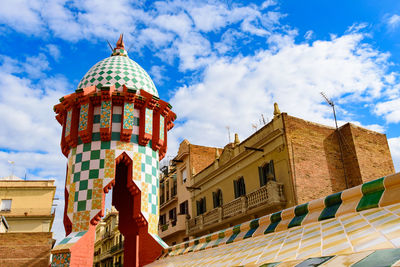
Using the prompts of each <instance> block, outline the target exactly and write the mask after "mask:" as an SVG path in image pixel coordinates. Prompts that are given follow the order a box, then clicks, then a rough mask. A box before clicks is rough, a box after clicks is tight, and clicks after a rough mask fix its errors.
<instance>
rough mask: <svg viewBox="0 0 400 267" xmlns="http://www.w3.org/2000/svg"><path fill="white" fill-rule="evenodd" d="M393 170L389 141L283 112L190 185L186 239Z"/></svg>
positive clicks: (232, 147)
mask: <svg viewBox="0 0 400 267" xmlns="http://www.w3.org/2000/svg"><path fill="white" fill-rule="evenodd" d="M392 173H394V166H393V162H392V158H391V154H390V151H389V146H388V143H387V139H386V136H385V135H384V134H381V133H377V132H374V131H371V130H368V129H365V128H362V127H359V126H356V125H354V124H351V123H347V124H345V125H343V126H342V127H340V128H339V129H338V131H337V130H336V129H335V128H332V127H329V126H325V125H321V124H317V123H313V122H309V121H305V120H303V119H300V118H296V117H293V116H289V115H288V114H286V113H280V112H279V109H278V107H277V105H276V107H275V112H274V118H273V119H272V120H271V122H269V123H268V124H266V125H265V126H264V127H262V128H261V129H260V130H258V131H257V132H255V133H254V134H252V135H251V136H250V137H248V138H247V139H246V140H244V141H243V142H240V141H239V139H238V137H237V136H236V138H235V142H234V143H229V144H227V145H226V146H225V148H224V149H223V151H222V153H221V155H220V156H219V158H218V159H215V160H214V162H213V163H212V164H211V165H209V166H208V167H207V168H205V169H204V170H203V171H201V172H199V173H197V174H196V175H195V176H194V177H192V179H190V180H189V181H188V184H189V185H190V186H191V187H192V188H194V189H196V190H193V191H192V198H191V199H192V202H191V205H192V209H193V211H194V212H193V214H194V216H192V219H190V220H189V221H188V224H187V234H188V235H190V236H192V237H198V236H201V235H204V234H207V233H210V232H213V231H217V230H220V229H224V228H227V227H231V226H233V225H237V224H240V223H242V222H245V221H248V220H251V219H254V218H257V217H260V216H263V215H266V214H270V213H273V212H276V211H278V210H281V209H283V208H288V207H292V206H295V205H298V204H301V203H305V202H308V201H311V200H314V199H318V198H321V197H323V196H326V195H329V194H332V193H335V192H339V191H342V190H345V189H346V188H350V187H354V186H356V185H360V184H362V183H366V182H368V181H370V180H372V179H375V178H376V177H382V176H385V175H388V174H392Z"/></svg>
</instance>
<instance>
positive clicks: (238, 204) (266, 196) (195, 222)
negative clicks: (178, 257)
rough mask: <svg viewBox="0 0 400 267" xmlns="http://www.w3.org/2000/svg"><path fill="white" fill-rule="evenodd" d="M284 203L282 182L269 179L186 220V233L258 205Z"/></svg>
mask: <svg viewBox="0 0 400 267" xmlns="http://www.w3.org/2000/svg"><path fill="white" fill-rule="evenodd" d="M284 203H286V199H285V195H284V194H283V184H280V183H277V182H275V181H269V182H268V183H267V184H266V185H264V186H262V187H261V188H259V189H257V190H255V191H253V192H251V193H249V194H247V195H246V196H241V197H238V198H236V199H234V200H233V201H231V202H229V203H227V204H225V205H223V206H222V207H217V208H214V209H212V210H210V211H209V212H207V213H205V214H201V215H199V216H197V217H194V218H193V219H190V220H188V221H187V222H186V233H187V234H194V233H196V232H198V231H200V230H202V229H203V228H205V227H207V226H211V225H215V224H218V223H221V222H223V221H224V220H226V219H229V218H231V217H234V216H237V215H239V214H246V213H251V211H252V210H254V209H255V208H258V207H273V206H274V205H278V206H279V205H283V204H284Z"/></svg>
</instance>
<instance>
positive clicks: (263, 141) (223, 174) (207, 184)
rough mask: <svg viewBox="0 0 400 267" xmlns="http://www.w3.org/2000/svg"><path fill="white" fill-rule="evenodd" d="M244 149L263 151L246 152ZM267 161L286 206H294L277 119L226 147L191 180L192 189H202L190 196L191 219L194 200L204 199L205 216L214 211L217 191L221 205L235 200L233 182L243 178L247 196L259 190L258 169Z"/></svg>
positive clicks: (195, 213) (262, 212) (278, 118)
mask: <svg viewBox="0 0 400 267" xmlns="http://www.w3.org/2000/svg"><path fill="white" fill-rule="evenodd" d="M245 146H247V147H255V148H258V149H263V150H264V151H263V152H261V151H254V150H246V148H245ZM270 160H273V162H274V168H275V177H276V182H278V183H281V184H283V185H284V194H285V197H286V200H287V203H286V207H290V206H293V205H295V196H294V191H293V190H292V187H293V186H292V178H291V170H290V162H289V158H288V150H287V145H286V140H285V135H284V131H283V123H282V119H281V117H280V116H279V117H277V118H276V119H274V120H273V121H271V122H270V123H269V124H267V125H265V126H264V127H263V128H262V129H260V130H259V131H258V132H256V133H255V134H253V135H251V136H250V137H249V138H247V139H246V140H244V141H243V142H241V143H240V144H230V145H227V146H226V147H225V149H224V151H223V152H222V154H221V155H220V157H219V159H218V160H216V161H215V162H214V163H213V164H212V165H210V166H209V167H208V168H206V169H204V170H203V171H202V172H200V173H199V174H197V175H196V176H195V177H194V184H193V186H195V187H200V188H201V190H195V191H193V194H192V201H191V205H192V209H193V215H194V217H195V216H197V211H196V209H197V207H196V201H199V200H200V199H201V198H203V197H206V213H207V212H209V211H211V210H212V209H214V206H213V195H212V194H213V192H216V191H217V190H218V189H221V191H222V195H223V204H227V203H229V202H231V201H233V200H234V199H235V194H234V183H233V181H234V180H237V179H239V178H240V177H242V176H243V178H244V180H245V188H246V194H249V193H251V192H253V191H255V190H258V189H259V188H260V180H259V172H258V167H261V166H263V165H264V164H266V163H268V162H269V161H270ZM271 212H273V208H272V209H269V210H263V211H261V212H260V213H259V214H256V216H262V215H264V213H265V214H268V213H271ZM243 220H248V217H243Z"/></svg>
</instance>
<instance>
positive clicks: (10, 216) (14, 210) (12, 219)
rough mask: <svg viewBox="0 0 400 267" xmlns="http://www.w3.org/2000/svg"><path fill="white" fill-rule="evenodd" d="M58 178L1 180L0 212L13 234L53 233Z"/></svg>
mask: <svg viewBox="0 0 400 267" xmlns="http://www.w3.org/2000/svg"><path fill="white" fill-rule="evenodd" d="M55 192H56V187H55V186H54V180H40V181H39V180H38V181H25V180H22V179H20V178H17V177H14V178H11V179H10V178H7V179H0V202H1V203H0V215H3V216H4V217H6V220H7V222H8V225H9V229H8V232H9V233H17V232H50V231H51V227H52V225H53V220H54V213H53V212H52V205H53V199H54V195H55Z"/></svg>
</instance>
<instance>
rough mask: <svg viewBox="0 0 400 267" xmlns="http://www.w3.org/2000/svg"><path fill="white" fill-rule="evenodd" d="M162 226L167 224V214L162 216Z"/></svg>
mask: <svg viewBox="0 0 400 267" xmlns="http://www.w3.org/2000/svg"><path fill="white" fill-rule="evenodd" d="M160 224H161V225H164V224H167V216H166V215H165V214H162V215H160Z"/></svg>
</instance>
